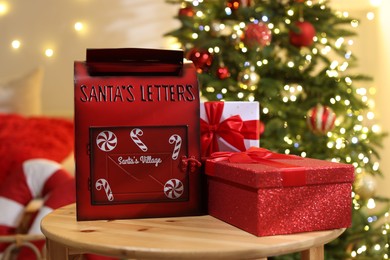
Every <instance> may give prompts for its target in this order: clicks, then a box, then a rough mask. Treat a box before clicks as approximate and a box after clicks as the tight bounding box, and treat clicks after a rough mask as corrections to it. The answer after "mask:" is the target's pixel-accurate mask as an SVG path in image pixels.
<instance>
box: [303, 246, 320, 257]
mask: <svg viewBox="0 0 390 260" xmlns="http://www.w3.org/2000/svg"><path fill="white" fill-rule="evenodd" d="M301 259H302V260H324V245H321V246H318V247H312V248H310V249H308V250H305V251H302V252H301Z"/></svg>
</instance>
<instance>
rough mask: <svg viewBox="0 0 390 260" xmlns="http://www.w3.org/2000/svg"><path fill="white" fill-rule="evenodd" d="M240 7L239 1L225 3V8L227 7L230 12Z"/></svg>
mask: <svg viewBox="0 0 390 260" xmlns="http://www.w3.org/2000/svg"><path fill="white" fill-rule="evenodd" d="M240 5H241V1H240V0H229V1H227V3H226V6H227V7H229V8H230V9H232V10H237V9H238V8H239V7H240Z"/></svg>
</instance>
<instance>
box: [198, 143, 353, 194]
mask: <svg viewBox="0 0 390 260" xmlns="http://www.w3.org/2000/svg"><path fill="white" fill-rule="evenodd" d="M205 171H206V175H208V176H210V177H215V178H218V179H221V180H224V181H229V182H233V183H237V184H241V185H244V186H248V187H252V188H256V189H259V188H275V187H289V186H290V187H291V186H306V185H318V184H332V183H346V182H347V183H348V182H349V183H352V182H353V179H354V167H353V166H352V165H349V164H343V163H334V162H329V161H324V160H318V159H310V158H303V157H299V156H295V155H284V154H278V153H273V152H271V151H269V150H266V149H263V148H255V147H252V148H250V149H248V150H247V151H246V152H217V153H214V154H212V156H211V158H209V159H208V160H207V161H206V170H205Z"/></svg>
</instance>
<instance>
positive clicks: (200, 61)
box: [188, 48, 213, 73]
mask: <svg viewBox="0 0 390 260" xmlns="http://www.w3.org/2000/svg"><path fill="white" fill-rule="evenodd" d="M188 59H189V60H192V62H193V63H194V65H195V67H196V70H197V71H198V73H202V72H203V71H207V70H208V69H209V68H210V66H211V64H212V62H213V56H212V55H211V53H209V52H208V51H206V50H199V49H196V48H194V49H192V50H191V51H190V53H189V54H188Z"/></svg>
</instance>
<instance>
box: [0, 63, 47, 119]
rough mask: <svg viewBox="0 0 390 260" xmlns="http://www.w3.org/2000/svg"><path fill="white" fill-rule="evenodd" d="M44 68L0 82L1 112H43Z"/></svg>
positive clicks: (28, 114)
mask: <svg viewBox="0 0 390 260" xmlns="http://www.w3.org/2000/svg"><path fill="white" fill-rule="evenodd" d="M43 74H44V73H43V68H41V67H39V68H36V69H34V70H33V71H31V72H29V73H28V74H26V75H24V76H22V77H19V78H15V79H12V80H9V81H8V82H0V113H17V114H21V115H25V116H32V115H34V116H36V115H40V114H41V110H42V107H41V90H42V81H43Z"/></svg>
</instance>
